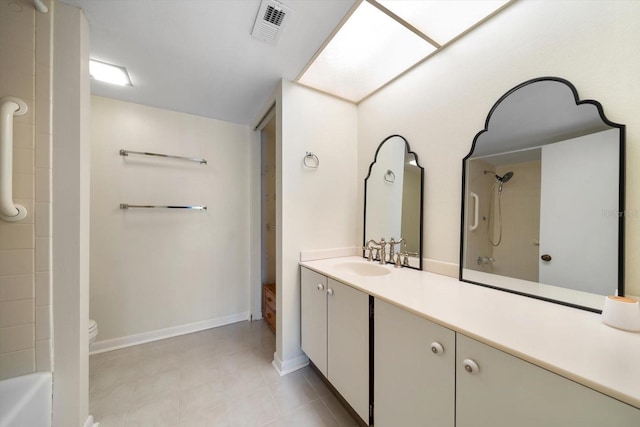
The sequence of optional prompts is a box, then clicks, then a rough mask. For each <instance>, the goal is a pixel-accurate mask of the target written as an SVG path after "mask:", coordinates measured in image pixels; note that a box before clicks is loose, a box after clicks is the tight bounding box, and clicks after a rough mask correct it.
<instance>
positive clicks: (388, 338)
mask: <svg viewBox="0 0 640 427" xmlns="http://www.w3.org/2000/svg"><path fill="white" fill-rule="evenodd" d="M374 319H375V320H374V322H375V327H374V340H373V342H374V356H373V363H374V373H373V380H374V387H373V390H374V398H373V402H374V406H373V422H374V425H375V426H376V427H396V426H402V427H423V426H429V427H453V426H454V416H455V363H456V349H455V341H456V339H455V333H454V332H453V331H451V330H449V329H446V328H443V327H442V326H439V325H436V324H435V323H432V322H430V321H428V320H426V319H423V318H421V317H418V316H416V315H415V314H412V313H409V312H408V311H406V310H403V309H401V308H398V307H396V306H394V305H391V304H389V303H386V302H383V301H380V300H378V299H376V300H375V315H374ZM436 343H437V344H436ZM438 345H439V346H438ZM432 347H435V348H436V350H435V351H433V350H432Z"/></svg>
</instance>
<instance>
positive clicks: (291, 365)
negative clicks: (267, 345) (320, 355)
mask: <svg viewBox="0 0 640 427" xmlns="http://www.w3.org/2000/svg"><path fill="white" fill-rule="evenodd" d="M308 364H309V358H308V357H307V356H306V355H305V354H304V353H303V354H301V355H299V356H296V357H294V358H292V359H289V360H282V359H280V356H278V353H273V362H271V365H273V367H274V368H275V370H276V372H278V375H280V376H281V377H282V376H284V375H287V374H290V373H291V372H295V371H297V370H299V369H302V368H304V367H305V366H307V365H308Z"/></svg>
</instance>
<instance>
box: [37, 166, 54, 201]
mask: <svg viewBox="0 0 640 427" xmlns="http://www.w3.org/2000/svg"><path fill="white" fill-rule="evenodd" d="M36 200H37V201H38V202H50V201H51V169H45V168H36Z"/></svg>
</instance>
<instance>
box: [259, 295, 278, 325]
mask: <svg viewBox="0 0 640 427" xmlns="http://www.w3.org/2000/svg"><path fill="white" fill-rule="evenodd" d="M262 316H263V317H264V320H265V321H266V322H267V325H269V327H270V328H271V330H272V331H273V332H275V331H276V285H275V284H273V283H271V284H268V285H264V286H263V287H262Z"/></svg>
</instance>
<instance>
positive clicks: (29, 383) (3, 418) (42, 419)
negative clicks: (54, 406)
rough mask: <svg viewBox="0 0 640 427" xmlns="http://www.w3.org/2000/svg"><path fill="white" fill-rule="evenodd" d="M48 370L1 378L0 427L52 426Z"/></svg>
mask: <svg viewBox="0 0 640 427" xmlns="http://www.w3.org/2000/svg"><path fill="white" fill-rule="evenodd" d="M51 393H52V387H51V373H50V372H37V373H35V374H29V375H23V376H21V377H16V378H10V379H8V380H2V381H0V427H23V426H29V427H51V400H52V397H51V396H52V394H51Z"/></svg>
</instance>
